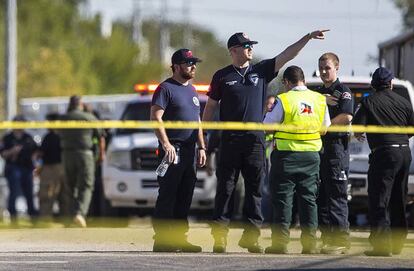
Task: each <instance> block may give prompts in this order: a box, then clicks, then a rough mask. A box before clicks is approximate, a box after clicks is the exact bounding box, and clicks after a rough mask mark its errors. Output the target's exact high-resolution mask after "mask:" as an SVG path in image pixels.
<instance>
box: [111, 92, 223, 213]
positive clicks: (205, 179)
mask: <svg viewBox="0 0 414 271" xmlns="http://www.w3.org/2000/svg"><path fill="white" fill-rule="evenodd" d="M151 99H152V95H144V96H138V95H137V96H136V98H134V99H133V100H131V101H130V102H129V103H128V104H127V105H126V107H125V109H124V112H123V114H122V116H121V120H137V121H139V120H149V118H150V107H151ZM199 99H200V106H201V112H202V110H203V109H204V106H205V103H206V101H207V96H205V95H199ZM157 148H158V140H157V137H156V136H155V134H154V132H153V130H152V129H116V130H115V131H114V133H113V135H112V139H111V141H110V143H109V145H108V150H107V159H106V161H105V162H104V165H103V186H104V193H105V197H106V199H108V200H109V201H110V204H111V206H112V207H121V208H130V207H133V208H137V209H141V211H142V210H143V209H147V210H148V209H152V208H154V207H155V202H156V199H157V196H158V182H157V176H156V175H155V169H156V168H157V166H158V155H157ZM215 191H216V178H215V175H214V174H213V176H209V175H208V174H207V172H206V171H205V170H204V169H198V170H197V182H196V185H195V190H194V195H193V201H192V204H191V209H193V210H194V209H197V210H210V209H212V208H213V207H214V196H215Z"/></svg>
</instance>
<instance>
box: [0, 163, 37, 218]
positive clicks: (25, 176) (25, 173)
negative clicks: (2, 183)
mask: <svg viewBox="0 0 414 271" xmlns="http://www.w3.org/2000/svg"><path fill="white" fill-rule="evenodd" d="M4 173H5V176H6V179H7V185H8V187H9V198H8V206H7V209H8V211H9V213H10V217H11V218H14V217H16V215H17V211H16V199H17V197H18V196H19V195H20V191H21V192H22V193H23V196H24V197H25V199H26V202H27V211H28V214H29V215H30V216H34V215H36V210H35V208H34V203H33V169H30V168H25V167H22V166H18V165H13V164H8V165H6V167H5V171H4Z"/></svg>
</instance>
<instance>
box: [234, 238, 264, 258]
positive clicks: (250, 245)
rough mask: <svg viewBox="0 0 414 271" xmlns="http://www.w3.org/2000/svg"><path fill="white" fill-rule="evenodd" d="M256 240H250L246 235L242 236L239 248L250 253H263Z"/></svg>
mask: <svg viewBox="0 0 414 271" xmlns="http://www.w3.org/2000/svg"><path fill="white" fill-rule="evenodd" d="M257 239H258V238H252V237H251V236H249V235H248V234H243V235H242V238H241V239H240V241H239V246H240V247H242V248H247V251H249V252H250V253H263V247H262V246H260V244H259V241H258V240H257Z"/></svg>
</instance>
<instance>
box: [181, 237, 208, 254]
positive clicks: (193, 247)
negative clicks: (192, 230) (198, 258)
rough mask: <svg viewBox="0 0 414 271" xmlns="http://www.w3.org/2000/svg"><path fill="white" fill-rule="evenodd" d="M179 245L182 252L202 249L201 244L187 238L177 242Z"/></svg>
mask: <svg viewBox="0 0 414 271" xmlns="http://www.w3.org/2000/svg"><path fill="white" fill-rule="evenodd" d="M177 246H178V248H179V249H180V251H181V252H194V253H195V252H201V251H202V248H201V247H200V246H197V245H194V244H191V243H190V242H188V241H187V238H184V239H182V240H180V241H179V242H178V243H177Z"/></svg>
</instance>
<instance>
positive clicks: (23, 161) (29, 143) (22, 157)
mask: <svg viewBox="0 0 414 271" xmlns="http://www.w3.org/2000/svg"><path fill="white" fill-rule="evenodd" d="M18 145H19V146H22V149H21V150H20V152H19V154H18V155H17V157H16V159H12V158H8V159H6V165H8V164H14V165H18V166H22V167H25V168H28V169H33V162H32V155H33V153H34V152H35V151H36V149H37V145H36V142H35V141H34V140H33V138H32V136H31V135H29V134H28V133H26V132H23V135H22V137H20V138H18V137H16V136H15V135H14V133H13V132H9V133H7V134H6V135H5V136H4V137H3V142H2V146H1V147H0V151H5V150H9V149H11V148H13V147H14V146H18Z"/></svg>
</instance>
